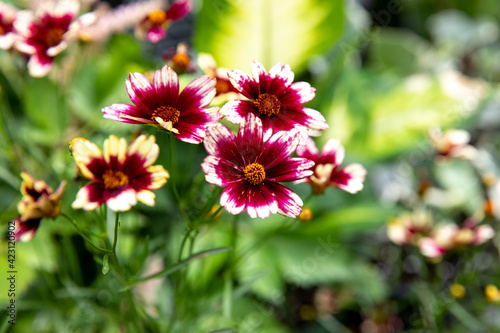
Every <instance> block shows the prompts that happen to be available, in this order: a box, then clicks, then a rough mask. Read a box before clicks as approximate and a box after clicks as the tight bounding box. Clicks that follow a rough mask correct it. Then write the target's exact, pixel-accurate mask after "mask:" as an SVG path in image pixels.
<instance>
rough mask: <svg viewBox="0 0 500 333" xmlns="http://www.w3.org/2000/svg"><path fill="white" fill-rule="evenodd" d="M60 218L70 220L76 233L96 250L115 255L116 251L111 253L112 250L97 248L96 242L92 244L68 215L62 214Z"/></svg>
mask: <svg viewBox="0 0 500 333" xmlns="http://www.w3.org/2000/svg"><path fill="white" fill-rule="evenodd" d="M60 216H62V217H63V218H65V219H66V220H68V221H69V222H70V223H71V224H72V225H73V226H74V227H75V229H76V231H77V232H78V234H79V235H80V236H82V238H83V239H85V240H86V241H87V242H89V243H90V245H92V246H93V247H94V248H95V249H97V250H99V251H102V252H106V253H114V251H111V250H108V249H104V248H102V247H100V246H97V245H95V244H94V242H92V241H91V240H90V238H88V237H87V236H86V235H85V234H84V233H83V232H82V231H81V230H80V228H79V227H78V225H77V224H76V222H75V221H74V220H73V219H72V218H71V217H69V216H68V215H66V214H64V213H61V214H60Z"/></svg>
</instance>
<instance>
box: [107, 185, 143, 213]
mask: <svg viewBox="0 0 500 333" xmlns="http://www.w3.org/2000/svg"><path fill="white" fill-rule="evenodd" d="M104 201H105V202H106V205H107V206H108V207H109V209H111V210H113V211H115V212H124V211H127V210H130V208H132V206H135V205H136V204H137V193H136V192H135V190H134V189H132V188H130V187H125V188H123V189H121V190H118V191H116V190H115V191H112V192H110V191H105V192H104Z"/></svg>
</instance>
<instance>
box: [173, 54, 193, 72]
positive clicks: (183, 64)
mask: <svg viewBox="0 0 500 333" xmlns="http://www.w3.org/2000/svg"><path fill="white" fill-rule="evenodd" d="M172 62H173V63H174V67H176V68H179V69H183V70H185V69H186V68H187V66H188V65H189V64H190V63H191V58H189V56H188V55H187V54H186V53H176V54H175V55H174V57H173V58H172Z"/></svg>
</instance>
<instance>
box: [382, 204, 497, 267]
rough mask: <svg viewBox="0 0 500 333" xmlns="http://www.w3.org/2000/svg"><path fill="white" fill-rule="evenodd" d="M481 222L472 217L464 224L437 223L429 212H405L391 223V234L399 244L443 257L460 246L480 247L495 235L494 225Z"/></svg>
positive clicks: (433, 256) (390, 237)
mask: <svg viewBox="0 0 500 333" xmlns="http://www.w3.org/2000/svg"><path fill="white" fill-rule="evenodd" d="M479 222H480V221H478V220H477V219H475V218H469V219H467V220H465V221H464V222H463V223H462V225H461V226H458V225H457V224H455V223H453V222H444V223H440V224H436V225H434V224H433V221H432V216H431V215H430V213H429V212H427V211H415V212H413V213H408V212H405V213H402V214H401V215H400V216H399V217H397V218H394V219H392V220H391V221H390V222H389V224H388V226H387V236H388V237H389V239H390V240H391V241H392V242H394V243H395V244H398V245H414V246H417V247H418V248H419V250H420V252H421V253H422V254H423V255H424V256H426V257H428V258H440V257H442V256H443V255H444V254H445V253H447V252H450V251H453V250H455V249H457V248H460V247H465V246H478V245H481V244H483V243H485V242H487V241H488V240H490V239H491V238H493V236H494V235H495V232H494V230H493V228H492V227H491V226H489V225H487V224H482V225H479Z"/></svg>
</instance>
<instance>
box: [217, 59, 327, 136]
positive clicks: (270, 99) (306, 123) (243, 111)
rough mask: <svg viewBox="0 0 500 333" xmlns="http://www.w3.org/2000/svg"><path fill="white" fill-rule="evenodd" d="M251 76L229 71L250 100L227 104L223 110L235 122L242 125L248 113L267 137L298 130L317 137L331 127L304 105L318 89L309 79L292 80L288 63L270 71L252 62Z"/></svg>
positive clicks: (234, 83)
mask: <svg viewBox="0 0 500 333" xmlns="http://www.w3.org/2000/svg"><path fill="white" fill-rule="evenodd" d="M251 67H252V75H253V78H251V77H250V75H248V74H246V73H243V72H241V71H239V70H234V71H230V72H229V73H228V76H229V80H230V81H231V84H232V85H233V86H234V87H235V88H236V89H237V90H238V91H239V92H240V93H241V94H242V95H243V96H245V97H246V98H248V100H234V101H230V102H228V103H226V104H225V105H224V106H223V107H222V109H221V113H222V115H224V116H225V117H226V119H227V120H228V121H230V122H232V123H233V124H239V123H240V122H241V121H242V120H243V119H245V117H246V115H247V114H248V113H253V114H255V116H256V117H259V118H260V120H261V121H262V124H263V126H264V137H265V138H266V139H267V138H269V137H270V136H271V134H272V133H277V132H279V131H290V130H292V129H296V130H298V131H299V132H300V135H301V137H302V138H303V139H304V140H305V139H306V138H307V136H308V135H311V136H318V135H320V134H321V132H320V131H322V130H325V129H327V128H328V125H327V123H326V121H325V118H324V117H323V115H321V113H320V112H318V111H316V110H313V109H310V108H306V107H304V106H302V105H303V104H305V103H307V102H309V101H311V100H312V99H313V98H314V96H315V93H314V92H315V89H314V88H312V87H311V86H310V85H309V83H307V82H295V83H293V84H292V82H293V78H294V74H293V72H292V71H291V70H290V66H289V65H283V64H280V63H278V64H276V65H274V66H273V67H272V68H271V70H270V71H269V73H266V71H265V69H264V67H263V66H262V65H261V64H260V63H259V62H258V61H253V62H252V63H251Z"/></svg>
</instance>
